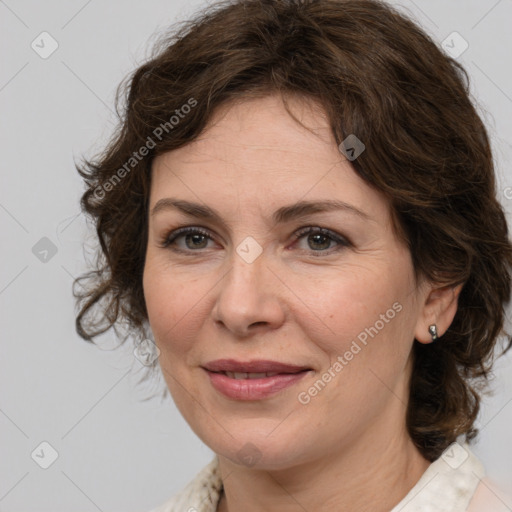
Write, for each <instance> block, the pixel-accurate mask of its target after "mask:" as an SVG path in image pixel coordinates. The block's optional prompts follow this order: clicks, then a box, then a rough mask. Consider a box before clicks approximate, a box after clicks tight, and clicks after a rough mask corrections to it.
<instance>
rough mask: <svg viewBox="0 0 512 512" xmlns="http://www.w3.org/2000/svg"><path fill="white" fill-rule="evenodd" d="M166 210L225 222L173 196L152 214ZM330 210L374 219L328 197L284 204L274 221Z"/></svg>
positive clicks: (202, 207)
mask: <svg viewBox="0 0 512 512" xmlns="http://www.w3.org/2000/svg"><path fill="white" fill-rule="evenodd" d="M164 210H178V211H180V212H182V213H184V214H185V215H188V216H191V217H197V218H201V219H208V220H212V221H216V222H218V223H219V224H221V225H224V224H225V223H224V221H223V220H222V217H221V215H220V214H219V213H218V212H217V211H216V210H214V209H213V208H210V207H209V206H206V205H203V204H199V203H193V202H190V201H185V200H183V199H174V198H171V197H168V198H164V199H160V200H159V201H158V202H157V203H156V204H155V206H154V207H153V209H152V210H151V216H153V215H156V214H157V213H158V212H161V211H164ZM330 211H344V212H347V213H350V214H353V215H356V216H357V217H360V218H361V219H363V220H372V218H371V217H370V216H369V215H368V214H367V213H365V212H363V211H361V210H359V209H357V208H356V207H355V206H352V205H351V204H348V203H345V202H344V201H339V200H334V199H328V200H324V201H299V202H297V203H295V204H292V205H289V206H282V207H281V208H279V209H278V210H276V211H275V212H274V213H273V215H272V222H273V224H274V225H276V224H280V223H285V222H289V221H291V220H294V219H300V218H303V217H307V216H309V215H312V214H315V213H324V212H330Z"/></svg>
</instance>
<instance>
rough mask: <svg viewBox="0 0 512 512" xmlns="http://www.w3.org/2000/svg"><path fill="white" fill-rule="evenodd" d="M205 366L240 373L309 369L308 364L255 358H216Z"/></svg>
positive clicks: (290, 371)
mask: <svg viewBox="0 0 512 512" xmlns="http://www.w3.org/2000/svg"><path fill="white" fill-rule="evenodd" d="M203 368H205V369H206V370H209V371H211V372H239V373H265V372H277V373H297V372H300V371H303V370H309V369H310V368H308V367H307V366H297V365H294V364H287V363H280V362H278V361H268V360H254V361H236V360H235V359H216V360H215V361H210V362H208V363H206V364H205V365H204V366H203Z"/></svg>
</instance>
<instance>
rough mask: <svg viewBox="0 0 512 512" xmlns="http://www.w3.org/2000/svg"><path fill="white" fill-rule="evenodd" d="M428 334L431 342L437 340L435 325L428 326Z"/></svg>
mask: <svg viewBox="0 0 512 512" xmlns="http://www.w3.org/2000/svg"><path fill="white" fill-rule="evenodd" d="M428 332H429V333H430V336H432V341H436V340H437V326H436V324H433V325H429V327H428Z"/></svg>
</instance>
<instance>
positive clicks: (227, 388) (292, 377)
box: [203, 359, 311, 400]
mask: <svg viewBox="0 0 512 512" xmlns="http://www.w3.org/2000/svg"><path fill="white" fill-rule="evenodd" d="M203 369H204V370H205V371H206V373H207V374H208V376H209V378H210V383H211V384H212V386H213V387H214V388H215V389H216V390H217V391H219V392H220V393H222V394H223V395H224V396H226V397H227V398H231V399H234V400H262V399H264V398H267V397H270V396H272V395H275V394H276V393H278V392H279V391H282V390H284V389H286V388H288V387H290V386H293V385H294V384H296V383H297V382H299V381H300V380H301V379H303V378H304V377H305V376H306V375H307V374H309V372H310V371H311V368H307V367H304V366H297V365H291V364H287V363H280V362H277V361H266V360H258V361H248V362H241V361H235V360H234V359H218V360H216V361H211V362H209V363H207V364H205V365H204V366H203ZM223 372H237V373H264V372H272V373H277V375H272V376H269V377H261V378H257V379H235V378H233V377H229V376H227V375H225V374H224V373H223Z"/></svg>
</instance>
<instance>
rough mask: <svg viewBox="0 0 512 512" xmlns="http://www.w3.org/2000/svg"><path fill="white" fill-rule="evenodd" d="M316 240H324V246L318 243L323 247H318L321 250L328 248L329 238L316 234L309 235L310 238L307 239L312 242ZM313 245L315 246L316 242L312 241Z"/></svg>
mask: <svg viewBox="0 0 512 512" xmlns="http://www.w3.org/2000/svg"><path fill="white" fill-rule="evenodd" d="M318 238H320V239H324V240H325V243H324V244H322V243H321V242H320V245H323V247H320V248H322V249H327V248H328V247H329V242H330V240H329V237H328V236H327V235H322V234H318V233H317V234H314V235H310V236H309V239H310V240H313V239H317V240H318ZM313 243H314V244H315V243H317V242H316V241H313ZM317 248H319V247H318V245H317Z"/></svg>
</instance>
